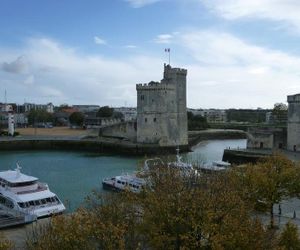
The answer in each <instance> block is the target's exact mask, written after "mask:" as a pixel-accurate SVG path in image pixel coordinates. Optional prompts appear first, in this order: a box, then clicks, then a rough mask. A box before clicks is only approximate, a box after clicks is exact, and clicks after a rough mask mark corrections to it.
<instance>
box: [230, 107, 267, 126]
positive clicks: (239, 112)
mask: <svg viewBox="0 0 300 250" xmlns="http://www.w3.org/2000/svg"><path fill="white" fill-rule="evenodd" d="M269 111H270V110H266V109H228V110H227V111H226V115H227V120H228V122H249V123H262V122H265V120H266V113H267V112H269Z"/></svg>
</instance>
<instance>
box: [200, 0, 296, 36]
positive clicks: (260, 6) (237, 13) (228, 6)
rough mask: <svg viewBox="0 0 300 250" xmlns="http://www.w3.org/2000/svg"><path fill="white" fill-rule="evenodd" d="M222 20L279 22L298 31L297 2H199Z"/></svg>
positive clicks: (286, 0)
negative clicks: (258, 19) (250, 19)
mask: <svg viewBox="0 0 300 250" xmlns="http://www.w3.org/2000/svg"><path fill="white" fill-rule="evenodd" d="M199 1H200V2H202V3H203V4H204V5H205V6H206V7H207V8H209V9H211V10H212V11H213V12H215V13H217V14H219V15H221V16H222V17H223V18H226V19H229V20H234V19H239V18H260V19H269V20H273V21H280V22H282V21H283V22H285V23H287V24H289V26H291V27H293V28H296V29H297V30H300V15H299V13H300V1H298V0H199Z"/></svg>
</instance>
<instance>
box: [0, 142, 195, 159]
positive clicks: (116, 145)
mask: <svg viewBox="0 0 300 250" xmlns="http://www.w3.org/2000/svg"><path fill="white" fill-rule="evenodd" d="M1 150H71V151H89V152H95V153H120V154H127V155H145V154H148V155H152V154H153V155H154V154H165V153H175V152H176V151H175V147H157V146H154V145H151V144H135V143H131V142H128V141H122V140H118V139H111V138H102V139H89V140H80V139H78V140H74V139H70V140H68V139H62V140H59V139H55V140H51V139H43V140H38V139H36V140H34V139H31V140H26V139H24V140H20V139H18V140H14V139H11V140H2V141H0V151H1ZM180 150H181V151H188V150H189V148H188V146H180Z"/></svg>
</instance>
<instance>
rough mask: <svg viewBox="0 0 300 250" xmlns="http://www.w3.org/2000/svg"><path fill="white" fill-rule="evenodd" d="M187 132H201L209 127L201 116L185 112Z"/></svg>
mask: <svg viewBox="0 0 300 250" xmlns="http://www.w3.org/2000/svg"><path fill="white" fill-rule="evenodd" d="M187 117H188V130H202V129H206V128H208V127H209V125H208V123H207V121H206V118H205V117H203V116H201V115H194V114H193V113H192V112H190V111H188V112H187Z"/></svg>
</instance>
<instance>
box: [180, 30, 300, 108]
mask: <svg viewBox="0 0 300 250" xmlns="http://www.w3.org/2000/svg"><path fill="white" fill-rule="evenodd" d="M181 39H182V40H181V44H184V46H185V49H186V50H187V51H188V53H189V55H190V57H191V59H194V60H196V62H195V63H194V64H190V65H188V66H187V68H188V70H189V73H188V75H189V84H188V89H189V90H190V91H189V98H188V100H189V105H190V106H194V105H195V103H197V102H198V103H199V106H206V107H226V108H229V107H248V108H249V107H258V106H261V107H269V108H271V107H272V106H273V104H274V103H275V102H284V101H285V100H286V95H288V94H293V93H294V92H295V86H297V84H299V82H300V75H299V73H298V72H299V68H300V57H297V56H294V55H289V54H287V53H284V52H282V51H276V50H270V49H267V48H263V47H259V46H256V45H253V44H249V43H247V42H245V41H243V40H241V39H239V38H237V37H235V36H233V35H230V34H228V33H222V32H217V31H192V32H189V33H185V34H183V35H182V36H181ZM190 61H191V60H190ZM292 86H293V87H292ZM299 91H300V86H299V87H298V92H299ZM201 103H202V105H201ZM208 103H210V106H207V104H208ZM199 106H198V107H199ZM196 107H197V106H196Z"/></svg>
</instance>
